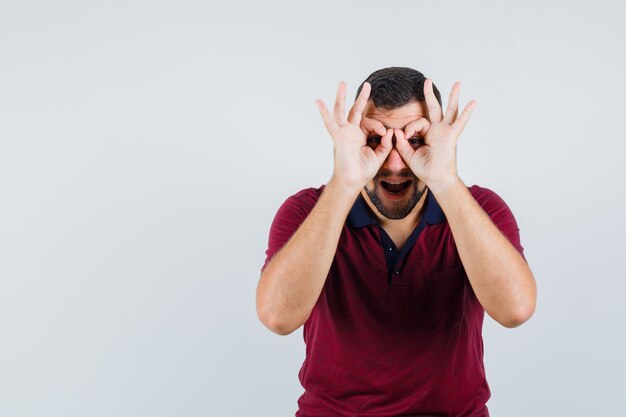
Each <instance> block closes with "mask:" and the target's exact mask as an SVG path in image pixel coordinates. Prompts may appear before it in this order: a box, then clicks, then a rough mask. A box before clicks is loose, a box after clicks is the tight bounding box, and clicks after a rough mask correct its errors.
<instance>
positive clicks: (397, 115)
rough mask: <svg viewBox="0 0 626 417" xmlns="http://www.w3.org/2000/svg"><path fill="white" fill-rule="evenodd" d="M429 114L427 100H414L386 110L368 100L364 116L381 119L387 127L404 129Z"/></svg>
mask: <svg viewBox="0 0 626 417" xmlns="http://www.w3.org/2000/svg"><path fill="white" fill-rule="evenodd" d="M427 115H428V108H427V107H426V103H425V102H421V103H420V102H417V101H412V102H410V103H407V104H405V105H404V106H402V107H396V108H395V109H391V110H386V109H379V108H377V107H375V106H374V102H373V101H372V100H368V101H367V105H366V106H365V110H363V117H369V118H370V119H376V120H378V121H380V122H381V123H382V124H383V125H385V127H386V128H387V129H402V128H404V127H405V126H406V125H408V124H409V123H411V122H412V121H414V120H417V119H421V118H424V117H426V116H427Z"/></svg>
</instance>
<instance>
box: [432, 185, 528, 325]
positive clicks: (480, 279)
mask: <svg viewBox="0 0 626 417" xmlns="http://www.w3.org/2000/svg"><path fill="white" fill-rule="evenodd" d="M431 191H433V194H434V195H435V198H436V199H437V201H438V202H439V204H440V206H441V208H442V209H443V211H444V213H445V215H446V218H447V221H448V223H449V225H450V229H451V231H452V235H453V236H454V241H455V243H456V247H457V250H458V252H459V256H460V257H461V262H462V263H463V267H464V268H465V271H466V272H467V276H468V278H469V281H470V283H471V285H472V289H473V290H474V293H475V294H476V297H477V298H478V301H479V302H480V303H481V305H482V306H483V308H484V309H485V311H487V313H488V314H489V315H490V316H491V317H492V318H493V319H494V320H496V321H497V322H499V323H500V324H502V325H503V326H506V327H515V326H518V325H520V324H522V323H523V322H524V321H526V320H528V319H529V318H530V316H531V315H532V314H533V312H534V310H535V304H536V298H537V288H536V284H535V279H534V277H533V274H532V271H531V270H530V268H529V267H528V264H527V263H526V261H525V260H524V258H523V257H522V255H521V254H520V253H519V252H518V251H517V249H516V248H515V247H514V246H513V245H512V244H511V242H509V240H508V239H507V238H506V237H505V236H504V235H503V234H502V233H501V232H500V230H499V229H498V228H497V226H496V225H495V224H494V223H493V222H492V221H491V219H490V218H489V216H488V215H487V213H485V212H484V210H483V209H482V207H481V206H480V205H479V204H478V202H477V201H476V200H475V199H474V197H473V196H472V194H471V193H470V191H469V190H468V189H467V187H466V186H465V184H463V182H462V181H461V180H460V179H458V181H456V182H454V183H452V184H450V185H448V186H445V187H435V190H431Z"/></svg>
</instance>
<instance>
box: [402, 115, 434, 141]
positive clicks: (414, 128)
mask: <svg viewBox="0 0 626 417" xmlns="http://www.w3.org/2000/svg"><path fill="white" fill-rule="evenodd" d="M428 129H430V123H429V122H428V119H417V120H416V121H414V122H411V123H409V124H408V125H406V127H405V128H404V137H405V138H407V140H408V139H409V138H412V137H413V136H419V137H422V138H426V132H428Z"/></svg>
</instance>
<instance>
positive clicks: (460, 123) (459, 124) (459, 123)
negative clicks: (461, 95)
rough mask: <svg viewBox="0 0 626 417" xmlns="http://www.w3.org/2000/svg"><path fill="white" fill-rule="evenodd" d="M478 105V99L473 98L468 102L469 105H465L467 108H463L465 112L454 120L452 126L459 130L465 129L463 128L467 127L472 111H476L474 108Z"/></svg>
mask: <svg viewBox="0 0 626 417" xmlns="http://www.w3.org/2000/svg"><path fill="white" fill-rule="evenodd" d="M477 105H478V102H477V101H476V100H472V101H470V102H469V103H467V106H465V109H463V112H462V113H461V115H460V116H459V118H458V119H457V120H456V122H454V124H453V125H452V127H453V128H454V129H456V130H458V131H463V129H464V128H465V125H466V124H467V122H468V121H469V118H470V116H471V114H472V111H474V108H476V106H477Z"/></svg>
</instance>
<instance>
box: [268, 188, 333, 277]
mask: <svg viewBox="0 0 626 417" xmlns="http://www.w3.org/2000/svg"><path fill="white" fill-rule="evenodd" d="M322 188H323V187H321V188H319V189H315V188H307V189H304V190H302V191H300V192H298V193H297V194H294V195H292V196H291V197H289V198H287V199H286V200H285V202H284V203H283V204H282V205H281V206H280V208H279V209H278V211H277V212H276V216H274V220H273V221H272V225H271V226H270V232H269V239H268V243H267V250H266V251H265V255H266V257H265V263H264V264H263V266H262V267H261V272H263V271H264V270H265V267H267V264H268V263H269V261H270V260H271V259H272V257H274V255H275V254H276V253H277V252H278V251H279V250H280V249H281V248H282V247H283V246H284V245H285V244H286V243H287V242H288V241H289V239H291V236H293V234H294V233H295V232H296V230H298V228H299V227H300V225H301V224H302V223H303V222H304V220H305V219H306V218H307V216H308V215H309V213H310V212H311V210H313V207H314V206H315V203H316V202H317V199H318V198H319V195H320V193H321V190H322Z"/></svg>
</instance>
